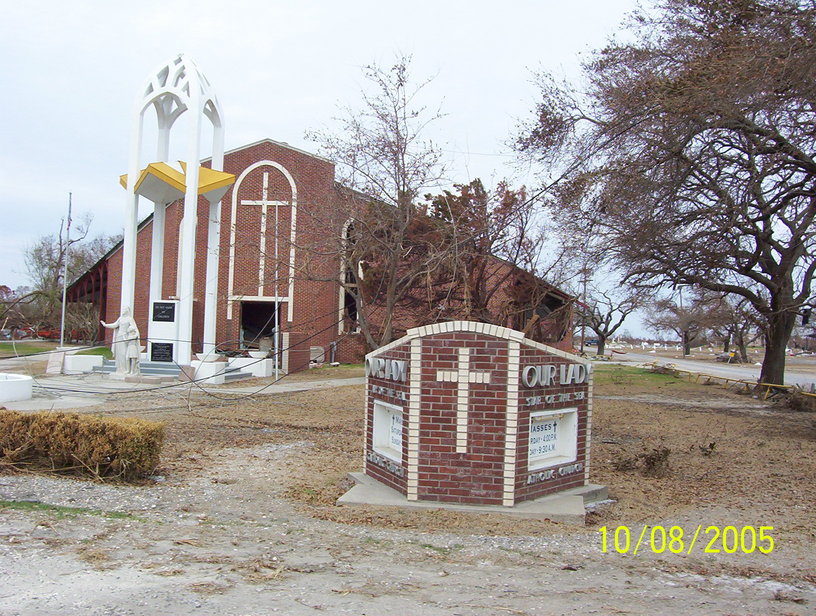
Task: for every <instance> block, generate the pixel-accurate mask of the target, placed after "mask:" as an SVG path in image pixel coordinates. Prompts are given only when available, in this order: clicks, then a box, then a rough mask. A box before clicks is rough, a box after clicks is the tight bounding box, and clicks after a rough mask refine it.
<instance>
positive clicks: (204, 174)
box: [119, 161, 235, 203]
mask: <svg viewBox="0 0 816 616" xmlns="http://www.w3.org/2000/svg"><path fill="white" fill-rule="evenodd" d="M179 164H180V165H181V171H179V170H178V169H175V168H173V167H171V166H170V165H168V164H167V163H150V164H149V165H147V167H145V168H144V169H142V171H141V173H139V177H138V179H137V180H136V185H135V187H134V192H135V193H136V194H137V195H141V196H142V197H145V198H147V199H150V200H151V201H153V202H154V203H172V202H173V201H176V200H178V199H181V198H183V197H184V192H185V190H186V187H187V183H186V174H187V163H185V162H183V161H179ZM119 183H120V184H121V185H122V186H123V187H124V188H125V189H127V174H124V175H121V176H119ZM234 183H235V175H233V174H232V173H225V172H223V171H215V170H213V169H209V168H207V167H199V168H198V194H199V195H203V196H204V197H206V198H207V199H208V200H209V201H210V202H213V203H214V202H216V201H219V200H220V199H221V198H222V197H223V196H224V194H225V193H226V192H227V190H229V187H230V186H232V185H233V184H234Z"/></svg>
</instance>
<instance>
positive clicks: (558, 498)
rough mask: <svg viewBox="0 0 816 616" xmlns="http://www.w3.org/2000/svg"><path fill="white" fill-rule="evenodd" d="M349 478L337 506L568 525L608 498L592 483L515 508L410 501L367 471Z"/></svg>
mask: <svg viewBox="0 0 816 616" xmlns="http://www.w3.org/2000/svg"><path fill="white" fill-rule="evenodd" d="M349 477H350V478H351V479H352V480H353V481H354V483H355V485H354V487H352V488H351V489H350V490H349V491H348V492H346V493H345V494H343V496H341V497H340V498H338V499H337V504H338V505H375V506H380V507H402V508H406V509H447V510H449V511H461V512H463V513H499V514H502V515H511V516H517V517H522V518H533V519H539V520H552V521H553V522H562V523H566V524H584V521H585V516H586V507H587V506H588V505H592V504H593V503H598V502H600V501H604V500H606V499H607V490H606V486H601V485H596V484H589V485H585V486H581V487H580V488H572V489H570V490H564V491H563V492H559V493H558V494H553V495H551V496H545V497H543V498H539V499H536V500H532V501H524V502H521V503H518V504H517V505H516V506H514V507H502V506H501V505H460V504H456V503H440V502H436V501H409V500H408V499H407V498H405V496H403V495H402V494H400V493H399V492H397V491H396V490H393V489H392V488H389V487H388V486H385V485H383V484H381V483H380V482H379V481H377V480H375V479H372V478H371V477H369V476H368V475H366V474H365V473H349Z"/></svg>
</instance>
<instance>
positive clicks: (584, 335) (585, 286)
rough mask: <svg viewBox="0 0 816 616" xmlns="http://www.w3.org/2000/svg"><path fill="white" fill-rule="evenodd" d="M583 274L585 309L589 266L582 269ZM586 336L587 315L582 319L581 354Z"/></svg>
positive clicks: (585, 307) (582, 299)
mask: <svg viewBox="0 0 816 616" xmlns="http://www.w3.org/2000/svg"><path fill="white" fill-rule="evenodd" d="M581 274H582V275H583V278H582V279H581V283H582V284H583V285H584V287H583V292H582V294H581V295H582V297H581V301H582V302H583V303H584V308H583V309H584V310H586V309H587V306H586V289H587V282H589V268H588V267H586V265H585V266H584V267H583V269H582V270H581ZM585 337H586V316H584V318H582V319H581V355H583V354H584V339H585Z"/></svg>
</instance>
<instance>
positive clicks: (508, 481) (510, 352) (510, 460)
mask: <svg viewBox="0 0 816 616" xmlns="http://www.w3.org/2000/svg"><path fill="white" fill-rule="evenodd" d="M525 342H527V341H526V340H525ZM520 372H521V345H520V344H519V342H517V341H516V340H510V341H509V342H508V345H507V415H506V421H507V426H508V429H507V430H505V434H504V497H503V499H502V505H504V506H505V507H512V506H513V505H515V504H516V463H517V459H516V458H517V456H516V448H517V445H518V414H519V408H518V397H519V374H520ZM510 426H512V429H510Z"/></svg>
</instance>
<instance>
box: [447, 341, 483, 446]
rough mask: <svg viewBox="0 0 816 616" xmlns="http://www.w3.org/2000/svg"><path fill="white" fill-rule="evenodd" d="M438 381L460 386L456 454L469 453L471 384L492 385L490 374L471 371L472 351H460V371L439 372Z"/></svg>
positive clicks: (458, 391) (463, 349)
mask: <svg viewBox="0 0 816 616" xmlns="http://www.w3.org/2000/svg"><path fill="white" fill-rule="evenodd" d="M436 380H437V381H444V382H448V383H456V384H457V385H458V387H457V392H456V453H467V435H468V431H467V424H468V404H469V403H470V384H471V383H490V373H489V372H471V371H470V349H468V348H464V347H463V348H460V349H459V369H458V370H437V371H436Z"/></svg>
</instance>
